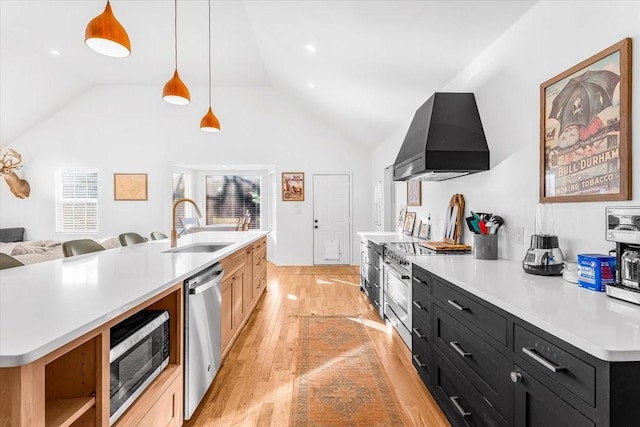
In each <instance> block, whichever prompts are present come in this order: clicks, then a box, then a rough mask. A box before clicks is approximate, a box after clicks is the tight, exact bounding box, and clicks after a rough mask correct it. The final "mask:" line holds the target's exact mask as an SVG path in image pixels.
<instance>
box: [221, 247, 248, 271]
mask: <svg viewBox="0 0 640 427" xmlns="http://www.w3.org/2000/svg"><path fill="white" fill-rule="evenodd" d="M220 264H222V268H223V269H224V274H225V276H228V275H230V274H233V273H235V272H236V271H238V270H239V269H240V268H242V267H244V266H245V265H246V264H247V254H246V253H245V251H244V250H240V251H236V252H234V253H232V254H231V255H229V256H226V257H224V258H222V260H220Z"/></svg>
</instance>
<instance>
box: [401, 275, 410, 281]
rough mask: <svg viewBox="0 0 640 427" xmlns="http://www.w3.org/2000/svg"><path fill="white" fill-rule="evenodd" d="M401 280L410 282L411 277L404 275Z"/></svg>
mask: <svg viewBox="0 0 640 427" xmlns="http://www.w3.org/2000/svg"><path fill="white" fill-rule="evenodd" d="M400 278H401V279H402V280H409V279H411V277H409V276H406V275H404V274H403V275H402V276H400Z"/></svg>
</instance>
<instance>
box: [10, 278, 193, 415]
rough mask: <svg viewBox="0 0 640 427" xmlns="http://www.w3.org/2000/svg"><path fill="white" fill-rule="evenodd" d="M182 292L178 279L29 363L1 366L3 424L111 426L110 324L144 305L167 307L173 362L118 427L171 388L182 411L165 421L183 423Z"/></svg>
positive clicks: (153, 404)
mask: <svg viewBox="0 0 640 427" xmlns="http://www.w3.org/2000/svg"><path fill="white" fill-rule="evenodd" d="M182 292H183V291H182V283H179V284H176V285H174V286H172V287H171V288H169V289H168V290H166V291H164V292H162V293H161V294H159V295H157V296H155V297H154V298H152V299H150V300H149V301H147V302H145V303H143V304H140V305H139V306H137V307H135V308H133V309H131V310H129V311H127V312H126V313H124V314H122V315H120V316H118V317H116V318H114V319H112V320H111V321H109V322H107V323H106V324H104V325H102V326H100V327H98V328H96V329H94V330H92V331H90V332H88V333H86V334H85V335H83V336H81V337H79V338H77V339H75V340H73V341H72V342H70V343H68V344H66V345H64V346H62V347H60V348H59V349H57V350H55V351H53V352H51V353H49V354H47V355H45V356H43V357H42V358H40V359H38V360H36V361H34V362H32V363H30V364H28V365H24V366H18V367H12V368H0V401H2V405H0V421H1V422H0V424H2V425H12V426H25V427H26V426H29V427H31V426H76V425H77V426H79V425H82V426H109V386H110V376H109V373H110V372H109V350H110V346H109V334H110V328H111V327H112V326H114V325H116V324H117V323H119V322H121V321H122V320H124V319H126V318H128V317H130V316H131V315H133V314H135V313H137V312H138V311H140V310H143V309H155V310H160V309H162V310H168V311H169V319H170V320H169V322H170V327H169V329H170V331H169V333H170V342H171V344H170V353H169V354H170V356H169V365H168V367H167V368H166V369H165V370H164V371H163V372H162V373H161V374H160V376H158V378H156V379H155V380H154V381H153V383H151V386H150V387H148V388H147V389H146V390H145V391H144V392H143V393H142V394H141V395H140V397H139V398H138V400H136V402H135V403H134V404H133V405H132V406H131V407H130V408H129V409H128V410H127V411H126V412H125V413H124V414H123V415H122V417H121V418H120V419H119V420H118V422H117V423H116V424H115V426H127V425H136V424H140V420H143V419H145V417H146V416H147V413H149V411H151V410H154V409H153V408H155V407H156V404H157V402H160V401H161V400H162V398H163V397H162V396H163V395H164V393H165V392H166V391H167V390H169V389H171V390H173V392H174V393H173V396H174V397H173V398H172V399H173V400H172V401H173V402H175V405H174V408H173V410H174V411H175V413H176V414H178V416H177V417H174V419H173V420H169V419H166V417H165V418H164V421H163V422H162V425H167V426H178V425H181V424H182V400H183V399H182V396H183V391H182V387H183V386H182V384H183V383H182V363H183V362H182V358H183V355H182V350H183V336H182V334H183V332H182V331H183V324H182V322H183V320H182V316H183V314H182V304H183V294H182ZM158 405H160V404H159V403H158ZM162 405H163V406H164V403H162ZM156 411H157V410H156ZM153 416H154V417H155V415H153ZM154 419H155V418H154ZM158 419H161V418H158ZM136 420H137V421H136ZM149 425H151V424H149Z"/></svg>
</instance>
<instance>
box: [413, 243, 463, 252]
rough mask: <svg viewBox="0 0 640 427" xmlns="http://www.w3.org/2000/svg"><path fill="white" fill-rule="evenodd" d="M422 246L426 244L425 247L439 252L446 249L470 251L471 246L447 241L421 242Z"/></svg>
mask: <svg viewBox="0 0 640 427" xmlns="http://www.w3.org/2000/svg"><path fill="white" fill-rule="evenodd" d="M420 246H424V247H425V248H429V249H433V250H434V251H437V252H446V251H470V250H471V246H469V245H463V244H457V245H454V244H451V243H445V242H431V241H429V242H420Z"/></svg>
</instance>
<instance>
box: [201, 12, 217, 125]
mask: <svg viewBox="0 0 640 427" xmlns="http://www.w3.org/2000/svg"><path fill="white" fill-rule="evenodd" d="M200 130H203V131H205V132H220V122H219V121H218V118H217V117H216V116H215V114H213V111H212V110H211V0H209V111H207V114H205V115H204V117H203V118H202V120H200Z"/></svg>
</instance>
